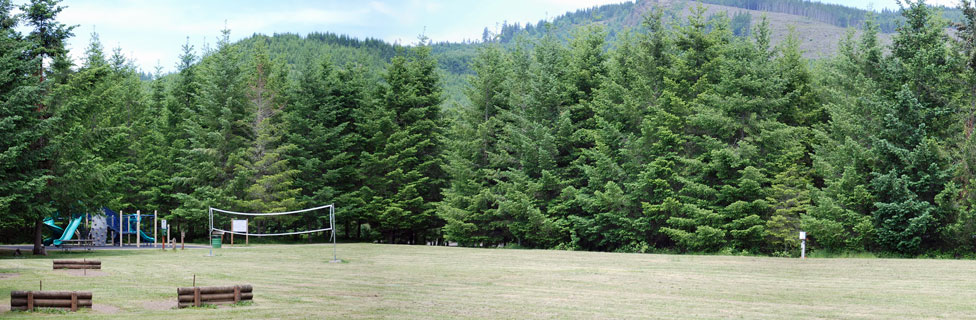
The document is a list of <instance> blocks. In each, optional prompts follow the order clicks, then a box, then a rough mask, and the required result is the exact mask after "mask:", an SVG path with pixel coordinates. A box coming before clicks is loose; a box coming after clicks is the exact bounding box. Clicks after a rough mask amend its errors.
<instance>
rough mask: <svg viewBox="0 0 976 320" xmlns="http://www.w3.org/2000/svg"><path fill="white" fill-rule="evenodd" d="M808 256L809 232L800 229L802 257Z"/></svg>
mask: <svg viewBox="0 0 976 320" xmlns="http://www.w3.org/2000/svg"><path fill="white" fill-rule="evenodd" d="M806 258H807V232H806V231H800V259H806Z"/></svg>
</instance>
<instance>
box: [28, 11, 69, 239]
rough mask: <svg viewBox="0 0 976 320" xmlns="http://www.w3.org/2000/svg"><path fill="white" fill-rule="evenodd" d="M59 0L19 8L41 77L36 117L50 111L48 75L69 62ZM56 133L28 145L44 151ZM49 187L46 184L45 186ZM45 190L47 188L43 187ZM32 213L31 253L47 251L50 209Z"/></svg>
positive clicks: (44, 166) (47, 165) (47, 166)
mask: <svg viewBox="0 0 976 320" xmlns="http://www.w3.org/2000/svg"><path fill="white" fill-rule="evenodd" d="M59 3H60V1H58V0H32V1H30V2H28V3H25V4H23V5H21V6H20V11H21V12H22V14H23V16H24V20H25V21H24V22H25V24H26V26H27V27H29V28H31V31H30V33H28V34H27V37H26V40H27V41H28V42H29V43H30V47H29V48H28V50H27V51H26V54H27V56H28V57H29V58H30V60H31V61H32V62H33V63H34V70H35V71H34V72H33V74H34V76H35V77H37V78H39V81H40V92H39V94H40V95H39V100H38V101H36V102H35V105H36V107H37V113H35V115H34V116H35V117H38V118H41V119H47V118H48V117H49V116H50V115H51V110H50V109H49V108H48V105H49V104H50V101H49V98H50V92H51V90H53V88H54V86H55V84H56V83H60V82H59V80H64V79H63V77H61V78H62V79H58V78H57V77H55V78H54V79H49V77H48V75H55V76H56V75H63V74H66V73H67V71H68V69H69V67H70V63H69V62H68V61H69V60H68V58H67V53H68V50H67V49H66V48H65V46H64V42H65V40H66V39H68V38H70V37H71V36H73V35H74V34H73V33H72V30H73V29H74V28H75V26H67V25H65V24H63V23H60V22H58V21H57V20H56V18H57V15H58V14H59V13H61V11H62V10H64V7H63V6H60V5H58V4H59ZM46 60H50V61H51V62H52V64H51V67H50V68H48V67H45V61H46ZM54 138H56V137H51V136H47V135H42V136H39V137H38V139H37V140H35V141H33V142H32V143H31V148H33V149H35V150H40V152H46V151H45V150H47V148H49V147H50V145H49V144H48V142H49V141H50V140H51V139H54ZM49 160H50V158H48V157H44V159H43V160H42V161H41V162H40V163H39V164H38V165H39V166H40V167H41V170H42V172H44V174H45V175H48V177H46V178H48V179H50V178H51V176H50V175H51V174H52V173H51V170H52V165H53V164H54V163H53V162H52V161H49ZM45 187H49V186H45ZM45 191H47V192H49V191H50V189H47V190H45ZM51 200H52V196H51V195H49V194H42V196H41V197H39V198H35V199H34V201H36V202H38V203H47V202H49V201H51ZM30 213H31V214H35V216H34V217H33V218H34V249H33V253H34V254H46V253H45V251H44V248H43V246H42V243H41V241H42V234H41V232H43V223H42V219H43V218H44V217H45V216H46V215H48V214H50V212H42V211H39V210H33V211H31V212H30Z"/></svg>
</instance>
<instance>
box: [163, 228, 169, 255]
mask: <svg viewBox="0 0 976 320" xmlns="http://www.w3.org/2000/svg"><path fill="white" fill-rule="evenodd" d="M169 229H170V228H166V241H167V242H169V239H170V237H169ZM163 250H166V243H163Z"/></svg>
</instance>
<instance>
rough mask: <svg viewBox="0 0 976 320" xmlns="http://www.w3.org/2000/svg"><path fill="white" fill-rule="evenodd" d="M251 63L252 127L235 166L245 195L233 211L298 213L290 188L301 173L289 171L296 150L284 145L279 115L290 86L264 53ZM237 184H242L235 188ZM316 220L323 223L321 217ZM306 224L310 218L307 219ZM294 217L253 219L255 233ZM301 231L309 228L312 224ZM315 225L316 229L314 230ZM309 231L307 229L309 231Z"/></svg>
mask: <svg viewBox="0 0 976 320" xmlns="http://www.w3.org/2000/svg"><path fill="white" fill-rule="evenodd" d="M254 52H255V56H254V62H253V65H252V66H251V67H252V68H253V70H252V74H251V75H250V81H249V92H248V97H249V99H250V101H249V102H250V104H251V105H252V106H251V107H248V108H247V109H245V110H253V112H254V113H255V114H254V120H253V122H252V124H251V126H252V128H251V130H252V131H253V136H254V137H256V138H255V139H254V141H253V142H251V145H250V147H249V148H248V150H247V155H246V158H245V159H243V160H242V163H237V164H236V168H235V170H234V178H233V179H234V182H232V184H237V183H243V185H244V187H243V188H244V193H243V195H242V196H241V197H240V198H238V204H237V206H239V207H241V208H244V209H245V210H249V211H250V212H282V211H289V210H296V209H299V207H300V205H301V202H300V201H299V200H298V196H299V193H300V192H301V189H299V188H297V187H295V186H294V183H295V176H296V175H297V174H298V173H300V171H299V170H295V169H293V168H292V166H291V165H290V163H289V162H288V160H287V159H286V158H285V155H286V154H287V153H289V152H292V150H294V149H295V145H293V144H290V143H287V141H283V138H284V136H285V133H286V132H285V130H284V122H283V120H282V119H281V117H282V115H281V112H282V110H283V109H284V107H285V106H284V104H285V103H286V93H287V91H288V87H287V85H288V83H287V80H286V79H285V74H284V72H283V70H284V67H283V66H282V65H281V64H280V63H275V62H272V61H271V59H270V58H268V52H267V48H266V47H264V46H263V44H262V45H259V46H258V47H257V48H256V49H254ZM238 181H240V182H238ZM312 214H318V215H319V216H316V217H317V218H323V217H321V215H320V213H318V212H316V213H312ZM305 218H306V220H308V219H311V218H314V217H312V216H309V217H305ZM294 219H295V217H288V218H285V217H273V218H272V217H257V218H255V219H254V220H255V224H256V225H257V228H256V229H257V230H258V231H259V232H263V230H266V229H265V228H264V227H265V226H267V225H268V224H270V223H277V224H280V225H284V226H288V225H291V224H293V223H294V221H291V220H294ZM305 222H306V223H303V224H302V225H304V226H306V227H311V224H312V223H311V221H305ZM317 224H318V223H316V225H317ZM309 229H311V228H309Z"/></svg>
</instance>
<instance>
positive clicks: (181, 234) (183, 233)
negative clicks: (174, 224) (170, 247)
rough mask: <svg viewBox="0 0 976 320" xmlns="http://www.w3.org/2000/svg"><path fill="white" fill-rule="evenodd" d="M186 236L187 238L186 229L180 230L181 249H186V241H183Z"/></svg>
mask: <svg viewBox="0 0 976 320" xmlns="http://www.w3.org/2000/svg"><path fill="white" fill-rule="evenodd" d="M184 238H186V231H183V230H180V250H183V249H186V242H183V239H184Z"/></svg>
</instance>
